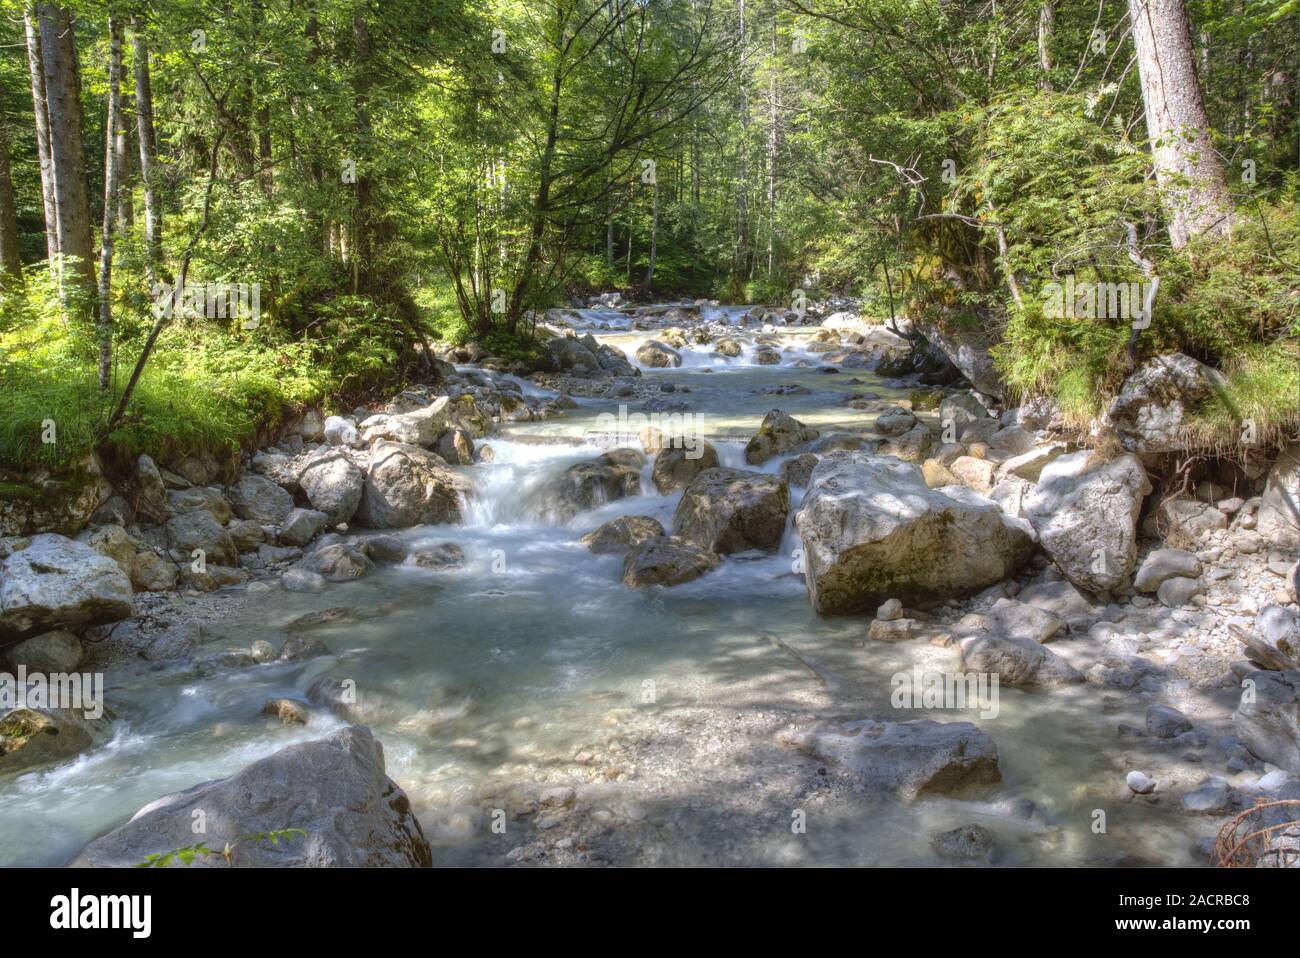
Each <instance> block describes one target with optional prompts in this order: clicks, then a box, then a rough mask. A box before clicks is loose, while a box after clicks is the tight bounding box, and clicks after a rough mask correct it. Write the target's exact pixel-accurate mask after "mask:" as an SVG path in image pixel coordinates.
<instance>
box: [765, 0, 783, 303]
mask: <svg viewBox="0 0 1300 958" xmlns="http://www.w3.org/2000/svg"><path fill="white" fill-rule="evenodd" d="M771 17H772V59H771V62H770V63H769V65H768V69H770V70H771V71H772V76H771V81H770V84H769V89H768V94H767V95H768V100H769V102H768V129H767V276H768V279H771V278H772V272H773V270H774V269H775V268H776V151H777V121H778V113H779V104H778V100H779V99H780V96H781V88H780V86H779V84H778V82H777V70H776V0H772V10H771Z"/></svg>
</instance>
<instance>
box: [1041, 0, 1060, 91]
mask: <svg viewBox="0 0 1300 958" xmlns="http://www.w3.org/2000/svg"><path fill="white" fill-rule="evenodd" d="M1055 40H1056V0H1045V2H1044V3H1043V6H1042V8H1041V9H1039V11H1038V68H1039V69H1040V70H1042V71H1043V72H1042V76H1040V77H1039V78H1038V85H1039V86H1040V87H1042V88H1043V89H1044V90H1050V89H1051V88H1052V43H1053V42H1054V41H1055Z"/></svg>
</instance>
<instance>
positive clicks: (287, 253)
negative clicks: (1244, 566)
mask: <svg viewBox="0 0 1300 958" xmlns="http://www.w3.org/2000/svg"><path fill="white" fill-rule="evenodd" d="M1149 6H1150V9H1147V7H1148V5H1146V4H1142V3H1136V2H1134V3H1124V2H1106V0H1102V2H1100V3H1098V4H1096V5H1093V4H1087V3H1059V2H1050V0H1048V2H1043V0H1022V2H1015V0H1012V2H997V0H979V2H956V0H953V2H945V0H887V2H870V3H868V2H860V3H859V2H821V0H817V2H807V3H805V2H802V0H781V2H777V0H773V2H771V3H767V2H758V3H754V2H752V0H751V2H746V0H736V2H727V3H720V2H715V0H662V2H661V0H646V2H639V3H638V2H612V3H611V2H605V3H602V2H596V0H573V2H569V0H546V2H541V3H515V2H483V3H480V2H475V0H465V2H461V0H435V2H413V0H390V2H383V3H375V2H355V0H319V2H309V0H253V2H248V3H234V4H223V3H210V2H188V0H175V2H168V3H159V4H149V3H137V4H131V3H103V2H86V3H80V2H70V3H67V4H64V5H56V4H34V5H20V4H17V3H6V4H5V5H4V14H5V15H4V17H3V19H2V20H0V29H3V30H4V31H5V36H4V38H3V46H4V49H5V51H6V55H5V57H4V59H3V61H0V71H2V72H0V82H2V84H3V87H2V89H0V119H2V120H3V127H2V129H3V144H2V148H0V161H3V164H2V165H0V253H2V254H3V269H4V272H5V280H4V299H3V305H2V313H0V315H2V316H3V319H2V321H0V348H2V349H3V352H0V382H2V383H3V388H4V392H5V395H6V397H8V402H7V409H6V415H5V416H4V417H3V421H2V422H0V436H2V437H3V451H2V452H0V464H2V465H3V466H4V467H6V468H9V469H11V470H22V469H24V468H28V467H34V466H56V467H66V466H68V465H70V464H72V463H74V462H75V461H76V459H77V458H78V457H79V456H81V455H82V454H84V453H85V451H86V450H88V449H90V448H92V447H94V446H99V447H100V448H101V449H103V450H105V451H107V452H108V453H110V455H111V454H112V453H113V452H114V451H116V452H117V453H119V454H120V458H124V459H129V458H131V457H132V456H133V455H134V454H135V453H137V452H139V451H153V452H165V451H167V450H169V449H170V450H173V451H174V450H175V449H177V448H180V449H183V448H186V447H188V446H197V445H204V444H206V445H212V444H227V445H237V444H239V443H246V442H247V441H248V440H249V439H250V438H251V437H253V436H254V435H256V434H257V432H258V431H259V430H260V429H263V428H265V427H266V426H267V424H268V423H273V422H275V421H276V420H277V419H278V418H280V417H282V416H283V415H284V414H285V412H286V411H288V410H292V409H294V408H297V407H300V406H301V405H302V404H304V403H307V402H311V401H314V400H319V399H321V398H324V397H331V398H356V397H363V396H367V395H372V394H374V393H375V391H377V390H382V389H383V388H384V387H387V386H390V385H393V384H395V383H396V382H397V381H398V380H400V379H403V378H408V379H409V378H413V377H418V376H419V375H420V370H421V368H422V364H425V365H426V366H427V361H428V357H429V355H430V354H431V351H432V350H438V349H445V348H446V347H447V346H448V345H449V344H455V343H464V342H466V341H468V340H476V341H478V342H479V343H481V344H483V345H484V346H485V347H486V348H487V349H489V350H490V351H493V352H495V353H497V354H499V355H501V356H503V357H505V358H507V359H509V360H512V361H517V362H520V363H523V364H525V365H526V364H528V363H529V362H530V361H531V360H532V359H535V357H536V354H537V348H536V343H535V342H534V341H533V340H532V338H531V336H530V330H531V329H532V328H533V323H534V321H535V319H536V317H537V315H538V311H540V310H544V309H545V308H547V307H553V306H561V305H566V304H568V303H569V302H570V300H571V298H572V297H573V296H575V295H582V294H587V293H592V292H598V291H602V290H610V289H618V290H622V291H624V292H625V293H627V294H630V295H632V296H635V297H643V298H649V297H651V296H657V297H659V298H668V297H672V296H682V295H685V296H693V297H714V298H718V299H720V300H722V301H723V302H770V303H775V304H780V305H785V306H790V305H791V304H792V303H793V302H794V299H795V297H797V296H809V297H815V296H824V295H828V294H831V293H846V294H849V295H852V296H855V297H860V298H861V299H862V300H863V302H864V303H865V310H866V312H868V313H870V314H872V315H874V316H877V317H879V318H880V319H881V320H882V321H884V320H887V319H888V318H889V317H891V316H898V317H908V318H910V319H912V320H916V321H920V322H922V323H923V324H926V325H925V328H932V329H935V330H939V331H942V330H947V331H948V334H949V335H955V336H957V337H958V338H961V337H975V339H977V340H978V341H980V342H982V343H985V344H988V345H991V347H992V355H993V357H994V360H995V362H996V374H997V376H998V378H999V380H1000V383H999V386H1000V385H1001V384H1005V387H1006V389H1007V390H1009V391H1011V392H1012V393H1013V394H1015V395H1020V396H1034V395H1051V396H1053V397H1054V398H1056V399H1057V400H1058V401H1059V402H1060V403H1061V405H1062V408H1063V409H1064V410H1065V411H1066V412H1067V413H1068V414H1069V415H1070V416H1071V417H1072V419H1073V420H1074V421H1075V422H1077V423H1079V424H1080V425H1084V424H1086V423H1087V422H1088V421H1089V420H1090V419H1091V417H1092V416H1094V415H1095V414H1096V412H1097V411H1098V410H1099V409H1101V408H1102V407H1103V406H1104V405H1105V402H1106V401H1107V399H1108V397H1109V395H1110V394H1112V393H1113V392H1114V390H1115V389H1116V388H1117V385H1118V383H1119V382H1120V381H1121V380H1122V378H1123V376H1124V374H1125V371H1126V370H1128V369H1131V368H1132V367H1133V365H1134V363H1135V362H1137V361H1138V360H1140V359H1141V358H1142V357H1143V356H1146V355H1152V354H1156V353H1160V352H1168V351H1169V350H1171V349H1181V350H1184V351H1185V352H1187V353H1189V354H1191V355H1194V356H1195V357H1197V358H1198V359H1201V360H1203V361H1205V362H1208V363H1210V364H1211V365H1214V366H1216V367H1219V368H1221V369H1222V370H1223V371H1224V372H1225V373H1226V374H1227V377H1228V378H1227V387H1226V389H1225V390H1224V393H1223V395H1222V396H1221V400H1222V401H1221V402H1220V403H1219V404H1217V405H1216V406H1214V408H1210V409H1207V410H1205V411H1204V414H1203V420H1204V422H1203V423H1202V424H1201V427H1202V434H1201V439H1202V440H1203V442H1204V444H1205V445H1207V446H1215V447H1218V448H1223V447H1224V446H1230V445H1232V444H1233V442H1234V438H1233V437H1234V435H1236V434H1237V432H1238V431H1239V424H1240V422H1241V421H1242V420H1244V419H1250V420H1252V421H1253V422H1254V423H1255V424H1256V426H1257V428H1258V430H1259V431H1260V432H1261V433H1262V434H1263V435H1265V436H1270V435H1276V434H1277V433H1278V432H1279V430H1282V429H1283V428H1284V427H1285V425H1286V424H1287V423H1288V421H1289V420H1290V418H1292V414H1293V413H1294V411H1295V409H1294V407H1295V399H1296V394H1297V387H1296V362H1295V360H1296V325H1295V323H1296V319H1295V307H1296V291H1295V270H1296V266H1297V263H1296V262H1295V260H1296V252H1295V251H1296V247H1297V237H1298V235H1300V234H1298V232H1297V215H1296V198H1295V189H1296V155H1297V135H1296V121H1295V117H1296V102H1295V98H1296V75H1295V60H1296V37H1295V15H1296V8H1295V4H1294V2H1289V0H1188V2H1187V3H1186V4H1185V5H1184V4H1183V3H1181V2H1180V3H1172V2H1169V3H1159V4H1150V5H1149ZM1130 7H1132V8H1133V11H1130ZM1184 7H1185V9H1184ZM1136 13H1140V14H1141V16H1140V17H1138V21H1137V24H1136V28H1135V21H1134V19H1133V15H1135V14H1136ZM1175 91H1176V93H1175ZM1157 101H1160V105H1159V106H1158V107H1157V106H1155V104H1156V102H1157ZM1067 273H1068V274H1071V275H1073V276H1074V277H1075V279H1076V281H1077V282H1080V283H1084V282H1089V281H1092V282H1115V283H1129V282H1142V283H1148V284H1149V283H1151V281H1152V279H1153V278H1156V277H1158V280H1159V286H1158V290H1159V292H1158V295H1156V296H1154V302H1153V315H1152V316H1151V317H1150V321H1149V325H1148V326H1147V327H1146V328H1144V329H1142V330H1141V331H1140V333H1139V332H1138V331H1131V330H1130V329H1129V328H1128V327H1127V326H1126V325H1125V324H1123V323H1116V322H1106V321H1104V320H1100V319H1086V320H1083V321H1079V320H1077V319H1076V318H1074V317H1070V318H1067V319H1062V318H1061V317H1057V316H1053V315H1049V314H1050V313H1051V312H1052V311H1051V310H1050V309H1048V310H1046V311H1045V310H1044V307H1043V304H1044V303H1045V302H1047V301H1048V297H1047V296H1046V295H1045V293H1044V290H1045V289H1046V288H1047V287H1048V285H1049V284H1051V283H1053V282H1056V281H1059V280H1061V279H1062V278H1063V276H1064V275H1065V274H1067ZM195 284H218V285H217V288H218V289H220V290H222V291H223V292H225V291H227V290H228V291H230V299H231V309H230V310H229V311H227V310H226V309H224V308H223V309H213V308H212V304H211V302H210V301H211V300H212V299H213V297H211V296H208V297H207V300H208V302H206V303H205V302H200V303H199V304H198V308H195V306H194V303H192V302H188V301H186V300H185V295H184V290H185V289H186V287H188V286H193V285H195ZM241 289H242V290H244V294H245V303H244V305H245V307H246V306H247V305H248V304H247V302H246V301H247V299H248V290H249V289H255V290H256V292H257V295H258V303H257V306H258V321H257V322H256V324H253V323H251V322H248V320H247V318H246V317H245V316H243V314H242V313H241V315H239V316H235V315H233V314H234V313H235V312H237V308H236V307H237V303H236V298H237V297H236V293H237V291H238V290H241ZM173 297H174V299H175V302H174V303H173V302H172V299H173ZM223 305H225V304H223ZM205 306H206V308H205ZM173 307H175V308H173ZM227 312H229V313H230V314H231V315H225V314H226V313H227ZM243 312H244V313H246V312H248V310H247V308H245V309H244V310H243ZM1058 312H1059V310H1058ZM214 313H221V314H223V315H214ZM51 420H52V421H54V422H55V423H56V424H57V428H58V430H60V433H59V435H58V441H57V442H54V443H51V442H42V441H41V438H42V423H45V422H48V421H51ZM46 438H47V439H48V436H46Z"/></svg>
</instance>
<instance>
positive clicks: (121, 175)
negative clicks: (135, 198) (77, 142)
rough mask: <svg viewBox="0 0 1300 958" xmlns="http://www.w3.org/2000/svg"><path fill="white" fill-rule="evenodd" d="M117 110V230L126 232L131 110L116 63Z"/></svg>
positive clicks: (130, 210)
mask: <svg viewBox="0 0 1300 958" xmlns="http://www.w3.org/2000/svg"><path fill="white" fill-rule="evenodd" d="M123 26H124V24H123V23H122V22H121V21H120V20H119V21H118V24H117V30H118V50H119V58H118V59H119V61H120V60H121V56H120V52H121V49H122V44H123V42H124V41H123V35H124V30H123ZM118 69H119V75H118V101H119V102H118V110H117V125H116V127H115V128H114V131H113V152H114V153H116V154H117V201H116V202H117V230H118V232H119V233H125V232H127V231H128V230H129V229H130V228H131V227H132V226H133V225H135V208H134V207H133V206H132V203H131V178H132V169H133V165H134V164H133V163H132V158H131V124H130V116H129V115H128V114H129V113H130V111H131V108H130V104H129V102H128V97H129V96H130V92H129V88H127V89H123V87H122V81H123V80H124V79H125V76H126V74H125V69H124V68H123V67H122V66H121V63H120V62H119V64H118Z"/></svg>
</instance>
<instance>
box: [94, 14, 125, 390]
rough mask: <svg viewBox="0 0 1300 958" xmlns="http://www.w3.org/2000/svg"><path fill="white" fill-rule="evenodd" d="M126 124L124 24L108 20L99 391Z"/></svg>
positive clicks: (104, 379) (105, 373) (109, 361)
mask: <svg viewBox="0 0 1300 958" xmlns="http://www.w3.org/2000/svg"><path fill="white" fill-rule="evenodd" d="M121 120H122V21H121V19H120V18H118V17H109V18H108V117H107V121H106V122H105V124H104V136H105V139H106V142H105V144H104V232H103V238H102V240H101V241H100V246H99V323H98V333H99V388H100V389H107V388H108V384H109V382H110V380H111V379H112V375H113V226H114V224H115V223H116V222H117V215H118V213H117V205H118V200H119V197H118V186H119V180H120V178H121V176H122V170H121V167H120V165H119V164H120V162H121V159H122V155H121V153H119V152H118V149H117V143H116V140H117V131H118V126H119V125H120V124H121Z"/></svg>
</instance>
